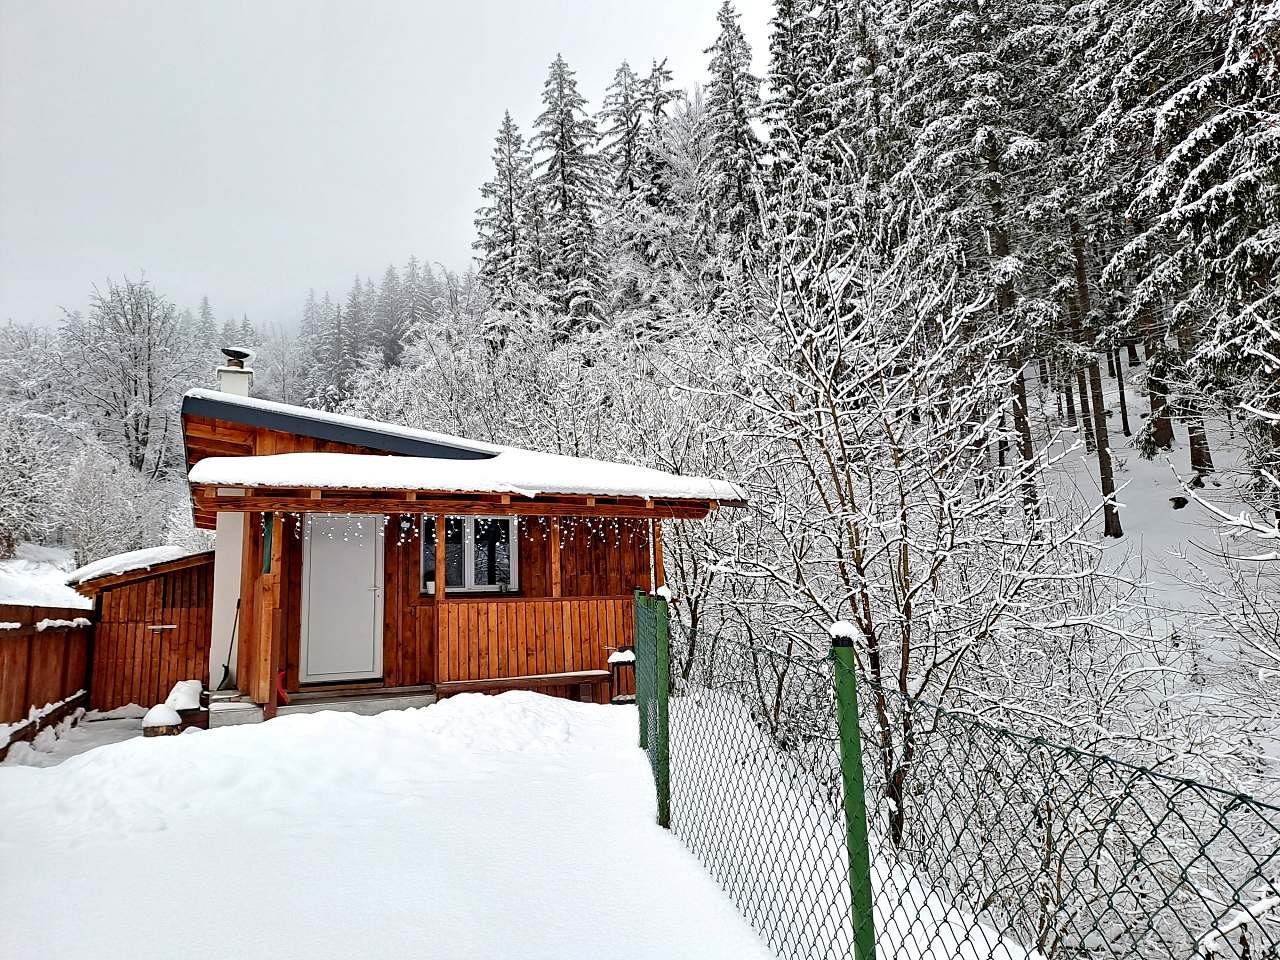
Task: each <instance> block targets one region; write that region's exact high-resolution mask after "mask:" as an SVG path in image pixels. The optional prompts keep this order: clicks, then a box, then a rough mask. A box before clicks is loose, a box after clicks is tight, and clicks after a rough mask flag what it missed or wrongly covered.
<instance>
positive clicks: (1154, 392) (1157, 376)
mask: <svg viewBox="0 0 1280 960" xmlns="http://www.w3.org/2000/svg"><path fill="white" fill-rule="evenodd" d="M1153 341H1154V337H1152V338H1150V339H1148V340H1146V341H1145V344H1144V346H1143V349H1144V350H1145V351H1146V353H1147V400H1148V402H1149V403H1150V404H1151V430H1150V434H1151V443H1152V444H1153V445H1154V446H1155V447H1156V449H1158V450H1169V449H1171V448H1172V447H1173V421H1171V420H1170V419H1169V401H1168V399H1167V397H1168V392H1169V388H1168V387H1166V386H1165V382H1164V372H1163V371H1162V370H1161V369H1160V368H1159V365H1158V364H1157V365H1155V366H1154V367H1153V366H1152V363H1151V358H1152V356H1154V355H1156V354H1157V353H1158V352H1159V350H1158V348H1157V347H1156V345H1155V344H1154V342H1153Z"/></svg>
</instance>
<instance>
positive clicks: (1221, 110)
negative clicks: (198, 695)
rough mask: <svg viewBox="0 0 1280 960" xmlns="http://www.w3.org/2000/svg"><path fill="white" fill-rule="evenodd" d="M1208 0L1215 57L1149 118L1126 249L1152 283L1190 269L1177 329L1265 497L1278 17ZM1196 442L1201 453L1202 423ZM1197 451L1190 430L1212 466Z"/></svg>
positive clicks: (1279, 465) (1277, 388)
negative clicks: (1146, 172)
mask: <svg viewBox="0 0 1280 960" xmlns="http://www.w3.org/2000/svg"><path fill="white" fill-rule="evenodd" d="M1207 8H1208V11H1209V12H1210V15H1211V17H1212V35H1213V37H1214V39H1215V44H1214V48H1213V54H1214V55H1213V58H1212V59H1211V60H1210V61H1209V62H1208V63H1205V64H1203V65H1201V69H1200V70H1199V71H1198V72H1197V73H1196V74H1194V75H1192V76H1191V77H1189V78H1186V79H1184V82H1183V83H1182V85H1181V86H1180V87H1179V89H1177V91H1176V92H1175V93H1174V94H1173V96H1172V97H1170V98H1169V100H1167V101H1166V102H1165V103H1163V104H1162V105H1161V106H1160V107H1159V109H1158V111H1157V113H1156V115H1155V124H1154V130H1153V135H1154V143H1155V150H1156V156H1157V160H1158V162H1157V164H1156V166H1155V168H1154V169H1153V170H1152V172H1151V175H1150V176H1149V178H1148V179H1147V181H1146V182H1145V183H1144V184H1143V189H1142V190H1141V192H1140V193H1139V195H1138V198H1137V201H1136V203H1135V209H1136V211H1137V212H1138V213H1139V214H1140V215H1143V216H1144V217H1145V218H1146V220H1147V222H1148V223H1149V224H1150V227H1149V228H1148V231H1147V235H1146V236H1145V237H1139V238H1138V239H1137V240H1135V242H1134V245H1133V247H1132V248H1131V249H1130V250H1129V251H1127V252H1126V253H1139V254H1141V253H1142V252H1146V253H1147V255H1148V257H1149V258H1150V259H1149V260H1148V261H1147V262H1148V263H1149V264H1150V266H1149V268H1148V269H1149V274H1148V275H1149V276H1150V277H1152V279H1153V284H1152V285H1153V286H1157V287H1158V286H1159V285H1160V280H1161V279H1162V278H1163V277H1165V276H1172V275H1176V274H1177V273H1178V272H1184V271H1187V270H1188V268H1191V269H1192V270H1193V271H1194V272H1193V274H1192V282H1190V283H1184V285H1183V288H1182V290H1180V291H1179V292H1180V293H1181V295H1180V296H1177V298H1176V301H1175V303H1176V306H1175V307H1174V309H1173V311H1172V317H1171V321H1172V324H1173V326H1174V329H1175V331H1176V333H1175V335H1176V338H1177V340H1178V342H1179V344H1180V345H1181V347H1182V349H1183V351H1184V353H1186V354H1188V355H1189V364H1190V369H1191V373H1192V375H1193V376H1194V377H1195V378H1196V380H1197V381H1198V382H1199V384H1200V385H1201V387H1202V390H1203V391H1204V392H1205V393H1207V394H1208V398H1210V399H1212V398H1213V397H1214V395H1215V394H1220V395H1223V399H1224V400H1225V401H1226V402H1227V403H1230V404H1234V405H1236V406H1237V407H1238V408H1239V409H1240V410H1241V411H1242V412H1243V413H1244V414H1245V418H1246V422H1247V424H1248V426H1249V427H1250V435H1251V437H1252V439H1253V440H1254V443H1253V445H1252V446H1253V450H1252V461H1253V467H1254V471H1255V477H1256V479H1257V480H1258V481H1259V488H1260V489H1262V490H1266V491H1267V492H1268V494H1269V493H1270V492H1271V491H1270V490H1269V489H1268V488H1269V487H1270V484H1269V483H1268V482H1267V477H1268V475H1271V476H1274V475H1276V473H1277V471H1280V430H1276V429H1275V427H1274V423H1275V418H1274V415H1276V414H1278V413H1280V376H1278V375H1277V359H1276V357H1277V351H1278V350H1280V291H1278V288H1277V283H1276V273H1277V271H1278V270H1280V232H1278V231H1280V227H1278V226H1277V225H1278V224H1280V64H1278V63H1277V60H1278V58H1280V15H1278V14H1277V10H1276V5H1275V4H1274V3H1268V2H1242V3H1215V4H1209V5H1207ZM1144 241H1145V242H1144ZM1144 247H1145V251H1144ZM1171 292H1172V291H1171ZM1196 319H1201V323H1200V324H1196V323H1195V322H1194V320H1196ZM1197 328H1202V329H1203V333H1202V334H1201V333H1199V331H1198V329H1197ZM1195 412H1197V411H1195V410H1193V411H1192V413H1193V414H1194V413H1195ZM1200 439H1201V444H1202V445H1203V447H1204V449H1205V450H1206V451H1207V442H1205V441H1204V439H1203V429H1202V428H1201V431H1200ZM1195 449H1196V437H1195V435H1194V434H1193V436H1192V452H1193V464H1192V466H1193V468H1195V469H1197V470H1198V471H1199V472H1201V473H1203V472H1205V468H1206V466H1207V467H1209V468H1211V467H1212V464H1211V463H1208V464H1206V463H1205V462H1204V455H1203V454H1202V455H1201V462H1200V463H1199V464H1197V463H1195V462H1194V459H1195ZM1274 506H1276V507H1277V508H1280V500H1277V501H1275V504H1274Z"/></svg>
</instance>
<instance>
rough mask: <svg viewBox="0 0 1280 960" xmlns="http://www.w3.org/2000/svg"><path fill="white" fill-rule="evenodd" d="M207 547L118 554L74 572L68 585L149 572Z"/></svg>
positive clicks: (203, 550)
mask: <svg viewBox="0 0 1280 960" xmlns="http://www.w3.org/2000/svg"><path fill="white" fill-rule="evenodd" d="M207 550H208V548H207V547H200V548H199V549H195V550H192V549H190V548H188V547H147V548H145V549H143V550H130V551H129V552H128V553H117V554H116V555H115V556H114V557H103V558H102V559H101V560H94V561H93V562H92V563H86V564H85V565H84V566H83V567H81V568H80V569H79V570H74V571H72V573H71V575H70V576H69V577H68V578H67V583H69V584H70V585H71V586H75V585H77V584H80V583H87V582H88V581H90V580H97V579H98V578H99V577H114V576H117V575H119V574H122V573H130V572H131V571H134V570H149V569H151V568H152V567H154V566H156V565H157V564H161V563H168V562H169V561H170V560H181V559H182V558H183V557H194V556H195V555H196V554H198V553H205V552H206V551H207Z"/></svg>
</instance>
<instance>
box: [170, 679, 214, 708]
mask: <svg viewBox="0 0 1280 960" xmlns="http://www.w3.org/2000/svg"><path fill="white" fill-rule="evenodd" d="M203 689H204V686H203V684H201V682H200V681H199V680H179V681H178V682H177V683H175V684H174V685H173V689H172V690H170V691H169V696H167V697H165V700H164V704H165V706H166V707H171V708H173V709H174V710H195V709H196V708H197V707H199V706H200V692H201V690H203Z"/></svg>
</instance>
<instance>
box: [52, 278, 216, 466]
mask: <svg viewBox="0 0 1280 960" xmlns="http://www.w3.org/2000/svg"><path fill="white" fill-rule="evenodd" d="M53 359H54V363H55V364H56V366H57V372H58V375H59V377H61V378H62V380H63V382H62V391H63V395H64V396H65V398H66V402H67V405H68V408H69V410H70V411H71V412H72V414H73V416H74V418H75V422H76V424H77V427H76V428H75V429H80V430H82V438H81V439H82V440H83V441H84V442H90V441H94V440H96V441H100V442H101V443H103V444H104V445H105V446H106V447H107V449H109V450H111V451H112V452H113V453H114V454H116V455H117V456H119V457H120V458H121V460H122V461H123V462H124V463H126V464H128V465H129V467H130V468H131V469H133V470H135V471H137V472H138V473H139V474H142V475H145V476H146V477H148V478H150V479H155V478H157V477H159V476H161V475H163V474H164V473H165V472H166V471H167V470H169V469H170V468H172V467H178V466H180V465H179V464H178V463H177V459H176V458H177V453H178V450H179V448H180V437H179V435H178V431H177V417H176V415H175V414H176V409H177V404H178V401H179V399H180V398H181V396H182V394H183V392H184V391H185V390H186V389H187V387H188V386H190V385H191V383H192V382H195V381H196V380H198V379H200V378H201V376H202V375H203V374H204V373H205V367H206V361H205V358H204V357H202V356H201V353H200V350H199V348H198V344H196V343H195V342H194V341H193V339H192V338H191V337H190V335H189V334H186V333H184V331H183V330H182V328H181V326H180V324H179V323H178V312H177V310H176V309H175V308H174V306H173V304H172V303H170V302H169V301H168V300H166V299H165V298H164V297H163V296H161V295H160V294H158V293H157V292H156V291H155V290H154V289H153V288H152V286H151V284H150V283H148V282H147V281H146V280H130V279H128V278H127V277H126V278H125V279H124V280H122V281H121V282H119V283H117V282H115V281H108V282H107V285H106V287H105V288H99V287H95V288H94V290H93V294H92V296H91V297H90V298H89V310H88V312H87V313H86V314H83V315H82V314H77V313H68V314H66V315H65V318H64V320H63V324H62V327H61V330H60V333H59V351H58V353H57V354H55V355H54V358H53Z"/></svg>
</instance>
